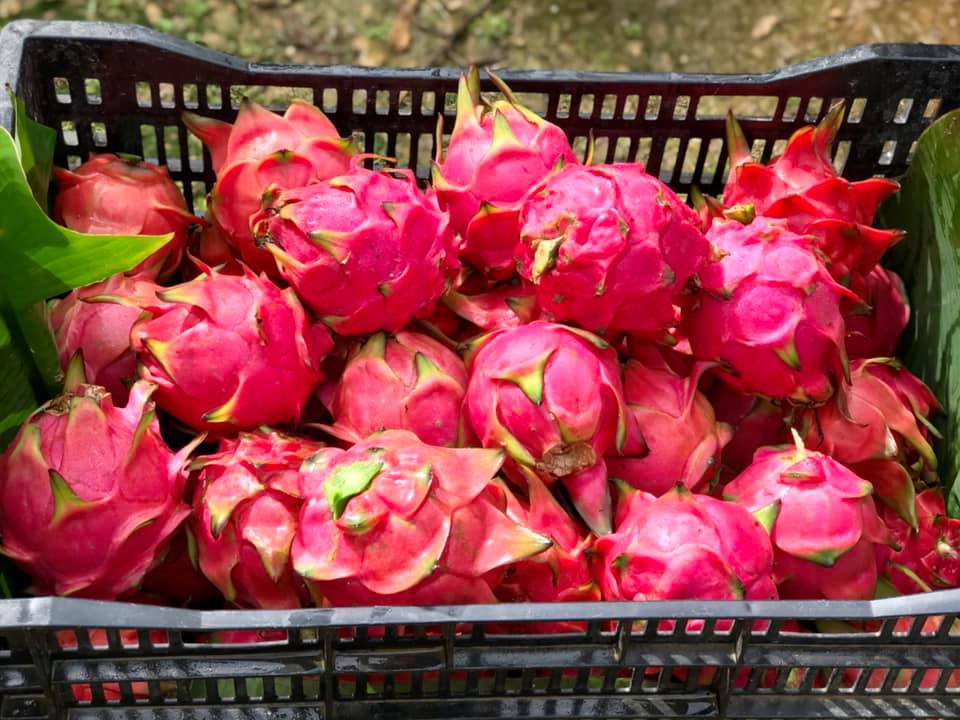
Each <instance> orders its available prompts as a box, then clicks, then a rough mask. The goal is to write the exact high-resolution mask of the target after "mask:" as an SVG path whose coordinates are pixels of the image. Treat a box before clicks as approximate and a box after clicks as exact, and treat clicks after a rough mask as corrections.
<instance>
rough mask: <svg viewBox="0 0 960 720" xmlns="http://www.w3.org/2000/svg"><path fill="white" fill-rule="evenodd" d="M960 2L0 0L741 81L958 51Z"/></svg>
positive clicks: (228, 40) (310, 43)
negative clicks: (832, 64)
mask: <svg viewBox="0 0 960 720" xmlns="http://www.w3.org/2000/svg"><path fill="white" fill-rule="evenodd" d="M958 16H960V0H799V1H798V2H791V3H776V2H770V1H769V0H728V2H725V3H719V2H713V1H712V0H546V1H541V0H512V1H511V0H474V1H473V2H469V1H467V0H306V1H304V2H296V1H295V0H234V1H230V0H184V1H183V2H173V1H172V0H150V1H149V2H146V3H144V2H143V0H59V1H58V0H0V23H2V22H4V21H8V20H11V19H13V18H16V17H42V18H49V19H54V18H57V19H87V20H111V21H117V22H134V23H140V24H143V25H149V26H152V27H154V28H156V29H158V30H162V31H164V32H168V33H172V34H174V35H179V36H181V37H185V38H187V39H189V40H192V41H194V42H198V43H201V44H203V45H207V46H209V47H212V48H215V49H218V50H223V51H226V52H230V53H234V54H237V55H241V56H243V57H245V58H248V59H250V60H263V61H274V62H297V63H306V62H309V63H355V64H361V65H401V66H418V65H454V66H463V65H467V64H469V63H479V64H486V65H492V66H500V67H511V68H569V69H607V70H652V71H669V70H674V71H714V72H738V71H739V72H742V71H758V70H768V69H773V68H776V67H779V66H782V65H785V64H788V63H791V62H796V61H799V60H805V59H808V58H811V57H815V56H817V55H822V54H825V53H829V52H833V51H836V50H839V49H841V48H844V47H849V46H851V45H857V44H861V43H870V42H896V41H900V42H927V43H957V44H960V19H958Z"/></svg>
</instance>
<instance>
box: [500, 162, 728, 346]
mask: <svg viewBox="0 0 960 720" xmlns="http://www.w3.org/2000/svg"><path fill="white" fill-rule="evenodd" d="M520 222H521V231H520V236H521V237H520V239H521V243H520V247H519V252H520V255H519V258H518V263H519V267H520V274H521V275H522V276H523V277H524V278H525V279H526V280H528V281H530V282H531V283H533V284H534V286H535V287H536V291H537V301H538V303H539V304H540V307H541V308H542V309H543V311H544V312H545V313H546V314H547V315H548V316H549V317H551V318H552V319H554V320H558V321H570V322H574V323H576V324H577V325H580V326H581V327H584V328H586V329H588V330H591V331H595V332H598V333H601V334H602V333H606V332H610V333H614V332H618V331H628V332H633V333H638V334H641V335H644V336H646V337H649V338H652V339H657V340H659V339H662V338H663V337H664V335H665V333H666V330H667V328H668V327H670V326H671V325H673V324H674V323H675V320H676V316H675V311H674V306H673V303H674V300H675V299H676V298H677V296H678V295H679V294H680V293H681V292H682V291H683V290H684V289H685V288H686V286H687V281H688V280H689V279H690V278H691V277H692V276H693V274H694V273H696V272H697V271H698V270H699V269H700V267H701V265H702V264H703V263H704V262H705V261H706V259H707V258H708V256H709V253H710V245H709V243H707V241H706V239H705V238H704V237H703V235H702V234H701V232H700V220H699V218H698V217H697V215H696V213H695V212H694V211H693V210H691V209H690V208H689V207H687V206H686V205H684V204H683V202H682V201H681V200H680V198H678V197H677V196H676V195H675V194H674V193H673V191H672V190H670V188H668V187H667V186H666V185H664V184H663V183H662V182H660V181H659V180H657V179H656V178H654V177H651V176H650V175H648V174H647V173H645V172H644V171H643V168H642V167H641V166H640V165H636V164H630V163H620V164H615V165H594V166H592V167H584V166H573V165H568V166H567V167H565V168H563V169H562V170H560V171H559V172H556V173H554V174H552V175H550V176H548V177H547V178H546V180H544V182H543V183H542V184H540V185H538V186H536V187H535V188H534V189H531V191H530V193H529V194H528V195H527V198H526V200H525V201H524V205H523V209H522V211H521V214H520ZM638 307H641V308H643V312H637V308H638Z"/></svg>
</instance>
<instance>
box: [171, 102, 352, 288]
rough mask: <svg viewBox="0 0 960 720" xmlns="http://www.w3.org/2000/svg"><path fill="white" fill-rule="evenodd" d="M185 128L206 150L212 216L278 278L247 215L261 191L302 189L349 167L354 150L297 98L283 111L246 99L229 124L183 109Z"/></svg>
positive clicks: (245, 254) (244, 253)
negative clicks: (210, 171)
mask: <svg viewBox="0 0 960 720" xmlns="http://www.w3.org/2000/svg"><path fill="white" fill-rule="evenodd" d="M183 121H184V123H185V124H186V125H187V128H188V129H189V130H190V132H192V133H193V134H194V135H196V136H197V137H198V138H200V140H202V141H203V142H204V143H205V144H206V145H207V147H208V148H209V149H210V156H211V160H212V162H213V170H214V172H215V173H216V174H217V182H216V184H215V185H214V186H213V191H212V192H211V194H210V203H209V208H210V214H211V216H212V217H213V219H214V221H215V223H216V225H217V226H218V228H219V230H220V231H221V232H222V233H223V235H224V237H225V238H226V239H227V241H228V242H230V243H231V244H232V245H233V246H234V247H235V248H236V249H237V251H238V252H239V253H240V256H241V257H242V258H243V261H244V263H245V264H247V265H248V266H249V267H251V268H252V269H254V270H255V271H257V272H265V273H267V274H268V275H271V276H272V277H274V278H275V279H276V278H278V277H279V273H278V271H277V266H276V264H275V263H274V261H273V258H272V257H271V256H270V254H269V253H268V252H266V251H265V250H263V249H262V248H261V247H259V246H258V245H257V243H256V242H255V241H254V237H253V234H252V233H251V231H250V219H251V216H252V215H254V214H255V213H257V212H258V211H259V210H260V206H261V203H262V200H263V197H264V194H265V193H268V194H272V193H276V192H277V191H281V190H289V189H291V188H299V187H303V186H305V185H310V184H311V183H315V182H319V181H322V180H328V179H329V178H332V177H336V176H337V175H340V174H342V173H344V172H346V171H347V169H348V168H349V167H350V162H351V158H352V157H353V155H354V154H355V153H356V149H355V148H354V146H353V143H352V142H351V141H350V140H349V139H346V138H341V137H340V135H339V133H338V132H337V129H336V127H334V125H333V123H331V122H330V120H328V119H327V116H326V115H324V114H323V113H322V112H321V111H320V110H319V109H317V108H315V107H314V106H313V105H311V104H310V103H308V102H305V101H303V100H294V101H293V102H292V103H291V104H290V107H288V108H287V111H286V112H285V113H284V115H283V117H280V116H279V115H275V114H274V113H272V112H270V111H269V110H267V109H266V108H264V107H261V106H260V105H258V104H257V103H255V102H253V101H252V100H250V99H249V98H244V100H243V102H242V103H241V104H240V112H239V113H238V114H237V121H236V123H234V124H233V125H230V124H229V123H225V122H222V121H220V120H214V119H212V118H204V117H200V116H199V115H194V114H193V113H189V112H188V113H184V114H183Z"/></svg>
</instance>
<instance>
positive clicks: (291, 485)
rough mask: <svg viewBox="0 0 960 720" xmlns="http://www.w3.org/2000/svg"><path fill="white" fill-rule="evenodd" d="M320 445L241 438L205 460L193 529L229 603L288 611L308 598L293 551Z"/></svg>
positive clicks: (261, 436) (198, 464) (276, 437)
mask: <svg viewBox="0 0 960 720" xmlns="http://www.w3.org/2000/svg"><path fill="white" fill-rule="evenodd" d="M329 452H333V451H332V450H329V449H325V448H323V446H322V445H321V444H320V443H317V442H313V441H310V440H306V439H304V438H294V437H289V436H286V435H282V434H280V433H276V432H256V433H241V434H240V435H239V437H238V438H236V439H230V440H222V441H221V443H220V447H219V448H218V450H217V452H216V453H215V454H213V455H206V456H202V457H198V458H197V459H196V460H195V461H194V463H193V465H192V467H193V468H194V469H195V470H198V471H199V474H198V477H197V479H198V490H197V494H196V499H195V501H194V514H193V516H192V518H191V521H190V528H191V530H192V532H193V536H194V538H195V539H196V545H197V562H198V564H199V566H200V569H201V571H202V572H203V574H204V575H206V577H207V578H208V579H209V580H210V581H211V582H212V583H213V584H214V585H216V587H217V588H218V589H219V590H220V592H222V593H223V596H224V597H225V598H226V599H227V601H228V602H231V603H234V604H237V605H241V606H245V607H253V608H263V609H269V608H273V609H288V608H297V607H300V606H301V603H302V602H303V600H304V599H306V598H308V597H309V594H308V593H306V588H305V586H304V585H303V583H302V581H301V580H299V578H297V576H296V574H295V573H294V572H293V566H292V564H291V562H290V547H291V544H292V543H293V536H294V533H295V532H296V528H297V517H298V514H299V512H300V506H301V499H300V465H301V464H302V463H303V461H304V460H306V459H307V458H308V457H312V456H314V455H316V454H317V453H321V454H322V453H329Z"/></svg>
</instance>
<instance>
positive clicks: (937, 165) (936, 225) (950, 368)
mask: <svg viewBox="0 0 960 720" xmlns="http://www.w3.org/2000/svg"><path fill="white" fill-rule="evenodd" d="M879 220H880V223H881V224H883V225H885V226H886V227H900V228H903V229H905V230H906V231H907V236H906V238H905V239H904V240H903V241H902V242H901V243H900V244H899V246H898V247H896V248H895V249H894V251H892V252H891V254H890V261H889V265H890V267H892V268H893V269H894V270H896V271H898V272H899V273H900V274H901V275H902V276H903V280H904V283H905V284H906V286H907V292H908V293H909V295H910V307H911V320H910V325H909V327H908V328H907V331H906V333H905V335H904V338H903V341H902V343H901V348H902V351H903V352H902V354H903V355H904V358H905V360H906V363H907V366H908V367H909V368H910V369H911V370H912V371H913V372H914V373H915V374H917V375H918V376H920V377H921V378H922V379H923V380H924V381H925V382H926V383H927V384H928V385H929V386H930V387H931V388H932V389H933V391H934V393H935V394H936V396H937V397H938V398H939V399H940V401H941V403H943V409H944V414H943V415H942V416H941V417H940V420H939V424H940V427H941V429H942V430H943V436H944V439H943V441H942V442H941V443H940V444H939V447H937V451H938V456H939V462H940V464H939V471H940V477H941V480H942V481H943V484H944V488H945V490H946V494H947V507H948V511H949V513H950V514H951V515H952V516H953V517H960V482H958V481H957V480H958V475H960V424H958V422H957V413H958V412H960V111H954V112H951V113H947V114H946V115H944V116H943V117H941V118H940V119H939V120H937V121H936V122H935V123H933V124H932V125H931V126H930V127H929V128H927V130H926V131H925V132H924V133H923V135H921V136H920V139H919V140H918V141H917V147H916V150H915V152H914V156H913V161H912V163H911V165H910V169H909V171H908V172H907V175H906V177H905V178H904V180H903V182H902V185H901V191H900V193H898V194H897V195H894V196H893V197H892V198H890V200H888V201H887V203H885V204H884V206H883V208H882V210H881V214H880V216H879Z"/></svg>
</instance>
